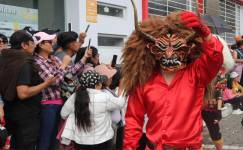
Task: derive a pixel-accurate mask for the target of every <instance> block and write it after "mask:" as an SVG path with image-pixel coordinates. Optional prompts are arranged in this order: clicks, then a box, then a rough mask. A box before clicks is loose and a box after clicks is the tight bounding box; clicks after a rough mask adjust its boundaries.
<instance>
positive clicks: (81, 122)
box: [61, 71, 125, 150]
mask: <svg viewBox="0 0 243 150" xmlns="http://www.w3.org/2000/svg"><path fill="white" fill-rule="evenodd" d="M106 79H107V77H105V76H100V75H99V74H98V73H97V72H95V71H88V72H86V73H83V74H82V76H81V78H80V83H81V88H80V89H79V90H78V91H77V92H76V93H74V94H73V95H72V96H71V97H70V98H69V99H68V100H67V101H66V103H65V104H64V106H63V108H62V110H61V116H62V118H63V119H67V121H66V125H65V128H64V130H63V133H62V135H61V137H62V140H61V141H62V144H65V145H69V144H70V142H71V141H73V142H74V145H75V150H111V149H112V138H113V136H114V131H113V129H112V127H111V123H112V121H111V115H110V112H111V111H113V110H115V109H121V108H122V107H123V106H124V104H125V99H123V98H122V96H120V97H114V96H112V95H110V94H107V93H106V92H104V91H103V90H102V83H104V82H105V80H106ZM119 93H121V92H119Z"/></svg>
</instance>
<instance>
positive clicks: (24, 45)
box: [21, 42, 29, 49]
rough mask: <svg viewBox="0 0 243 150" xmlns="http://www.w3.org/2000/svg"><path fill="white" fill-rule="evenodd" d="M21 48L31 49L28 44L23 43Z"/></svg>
mask: <svg viewBox="0 0 243 150" xmlns="http://www.w3.org/2000/svg"><path fill="white" fill-rule="evenodd" d="M21 47H22V49H28V48H29V44H28V43H26V42H22V43H21Z"/></svg>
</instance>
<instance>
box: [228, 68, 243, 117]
mask: <svg viewBox="0 0 243 150" xmlns="http://www.w3.org/2000/svg"><path fill="white" fill-rule="evenodd" d="M230 80H231V81H230V82H229V84H228V87H227V88H226V89H225V90H224V91H223V100H224V103H230V104H232V106H233V112H232V114H236V115H238V114H243V111H241V110H240V108H241V109H242V108H243V95H242V93H243V91H242V90H243V88H242V86H241V85H240V84H239V75H238V74H237V73H236V72H231V74H230Z"/></svg>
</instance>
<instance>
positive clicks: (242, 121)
mask: <svg viewBox="0 0 243 150" xmlns="http://www.w3.org/2000/svg"><path fill="white" fill-rule="evenodd" d="M241 126H242V127H243V119H242V120H241Z"/></svg>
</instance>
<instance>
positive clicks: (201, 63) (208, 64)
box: [192, 36, 223, 87]
mask: <svg viewBox="0 0 243 150" xmlns="http://www.w3.org/2000/svg"><path fill="white" fill-rule="evenodd" d="M222 50H223V45H222V44H221V42H220V41H219V40H218V39H217V38H216V37H214V36H213V37H212V39H211V40H210V41H206V42H204V43H203V53H202V54H201V56H200V57H199V58H198V59H197V60H196V61H195V62H194V63H193V66H192V68H193V70H194V72H195V74H196V78H197V80H198V81H199V85H201V86H203V87H205V86H207V84H209V83H210V82H211V80H212V79H213V78H214V77H215V76H216V75H217V73H218V71H219V69H220V68H221V67H222V65H223V53H222Z"/></svg>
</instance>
